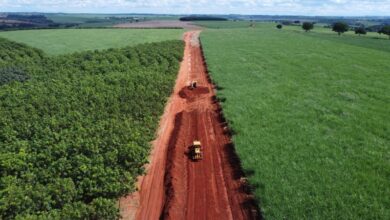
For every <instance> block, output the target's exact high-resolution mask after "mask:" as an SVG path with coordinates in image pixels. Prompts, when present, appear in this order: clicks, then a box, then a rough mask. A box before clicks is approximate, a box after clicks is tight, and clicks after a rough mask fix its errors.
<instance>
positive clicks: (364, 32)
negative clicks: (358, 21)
mask: <svg viewBox="0 0 390 220" xmlns="http://www.w3.org/2000/svg"><path fill="white" fill-rule="evenodd" d="M355 34H359V36H360V35H362V34H363V35H365V34H367V31H366V29H365V28H364V27H358V28H355Z"/></svg>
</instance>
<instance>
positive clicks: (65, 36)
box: [0, 29, 184, 55]
mask: <svg viewBox="0 0 390 220" xmlns="http://www.w3.org/2000/svg"><path fill="white" fill-rule="evenodd" d="M183 33H184V30H180V29H176V30H174V29H170V30H168V29H161V30H160V29H159V30H138V29H137V30H130V29H59V30H28V31H9V32H0V37H4V38H8V39H10V40H13V41H16V42H21V43H26V44H28V45H30V46H32V47H36V48H40V49H42V50H44V51H45V52H46V53H48V54H52V55H58V54H66V53H72V52H78V51H86V50H95V49H98V50H101V49H108V48H120V47H124V46H132V45H136V44H141V43H149V42H159V41H165V40H176V39H181V38H182V35H183Z"/></svg>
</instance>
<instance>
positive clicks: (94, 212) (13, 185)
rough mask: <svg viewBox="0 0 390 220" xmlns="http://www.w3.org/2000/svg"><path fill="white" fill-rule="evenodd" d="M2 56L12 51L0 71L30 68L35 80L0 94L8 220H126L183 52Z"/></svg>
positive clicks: (171, 48)
mask: <svg viewBox="0 0 390 220" xmlns="http://www.w3.org/2000/svg"><path fill="white" fill-rule="evenodd" d="M0 47H1V48H2V49H3V48H9V50H8V52H4V51H3V50H2V51H1V52H0V57H1V59H0V67H1V66H3V67H6V68H10V67H9V66H15V65H17V64H21V63H23V66H24V67H25V70H24V71H26V72H24V73H26V77H29V80H28V81H25V80H16V82H13V83H8V82H7V83H3V85H2V86H0V219H15V218H16V219H115V218H118V213H119V212H118V209H117V207H116V200H117V199H118V197H121V196H123V195H126V194H127V193H129V192H131V191H133V190H134V183H135V180H136V177H137V176H138V175H140V174H142V173H143V172H144V169H143V165H144V164H145V163H146V162H147V156H148V154H149V149H150V144H149V143H150V141H151V140H153V138H154V133H155V130H156V128H157V123H158V120H159V116H160V115H161V114H162V111H163V108H164V105H165V102H166V99H167V97H168V96H169V95H170V93H171V90H172V88H173V83H174V80H175V78H176V74H177V71H178V67H179V62H180V60H181V58H182V51H183V43H182V42H181V41H167V42H162V43H153V44H144V45H140V46H136V47H128V48H123V49H109V50H105V51H89V52H82V53H75V54H71V55H62V56H56V57H46V56H45V55H44V54H43V53H41V52H40V51H36V50H34V49H32V48H28V47H26V46H24V45H20V44H16V43H13V42H9V41H5V40H0ZM12 51H13V52H12ZM28 51H30V52H31V53H30V52H28ZM7 57H13V59H9V58H7ZM14 58H16V59H14ZM18 81H21V82H18Z"/></svg>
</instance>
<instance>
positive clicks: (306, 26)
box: [302, 22, 314, 32]
mask: <svg viewBox="0 0 390 220" xmlns="http://www.w3.org/2000/svg"><path fill="white" fill-rule="evenodd" d="M313 28H314V24H313V23H312V22H303V24H302V29H303V30H305V31H306V32H308V31H310V30H312V29H313Z"/></svg>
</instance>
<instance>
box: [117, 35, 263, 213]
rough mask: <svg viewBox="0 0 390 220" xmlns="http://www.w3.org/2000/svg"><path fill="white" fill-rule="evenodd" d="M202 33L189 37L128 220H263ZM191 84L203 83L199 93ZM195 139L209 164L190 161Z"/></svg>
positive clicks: (123, 210) (124, 202)
mask: <svg viewBox="0 0 390 220" xmlns="http://www.w3.org/2000/svg"><path fill="white" fill-rule="evenodd" d="M199 33H200V32H199V31H192V32H187V33H186V34H185V37H184V39H185V42H186V46H185V52H184V59H183V62H182V64H181V68H180V72H179V76H178V79H177V81H176V85H175V90H174V93H173V94H172V96H171V98H170V101H169V103H168V105H167V107H166V110H165V113H164V115H163V118H162V120H161V123H160V128H161V129H160V131H159V133H158V138H157V139H156V141H155V142H154V143H153V151H152V157H151V163H150V164H149V166H148V167H147V171H148V172H147V175H146V176H145V177H143V178H141V179H140V181H139V187H140V191H139V193H138V194H137V193H135V195H136V196H134V194H133V195H131V196H129V197H127V198H123V199H122V200H121V201H120V208H121V214H122V217H123V218H124V219H142V220H144V219H175V220H176V219H180V220H181V219H189V220H192V219H193V220H198V219H223V220H225V219H226V220H228V219H259V218H260V212H259V211H258V209H257V205H256V203H255V201H254V199H253V196H252V195H251V194H250V191H248V190H247V189H248V187H247V186H246V184H245V181H243V172H242V171H241V167H240V161H239V160H238V158H237V156H236V154H235V150H234V146H233V145H232V143H231V140H230V136H229V134H228V132H226V131H227V129H226V122H225V120H224V118H223V116H222V114H221V112H222V111H221V108H220V106H219V104H218V102H217V101H216V98H215V92H214V86H213V85H212V83H211V82H210V81H209V77H208V74H207V69H206V66H205V63H204V59H203V54H202V50H201V46H200V44H199ZM191 80H196V81H197V82H198V88H197V89H195V90H189V89H188V88H187V85H188V83H189V81H191ZM194 140H199V141H201V143H202V145H203V159H202V160H200V161H197V162H194V161H192V160H190V158H189V147H190V145H191V144H192V142H193V141H194ZM134 201H136V202H134ZM129 204H133V206H132V208H129V207H128V205H129ZM134 204H135V205H134Z"/></svg>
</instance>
